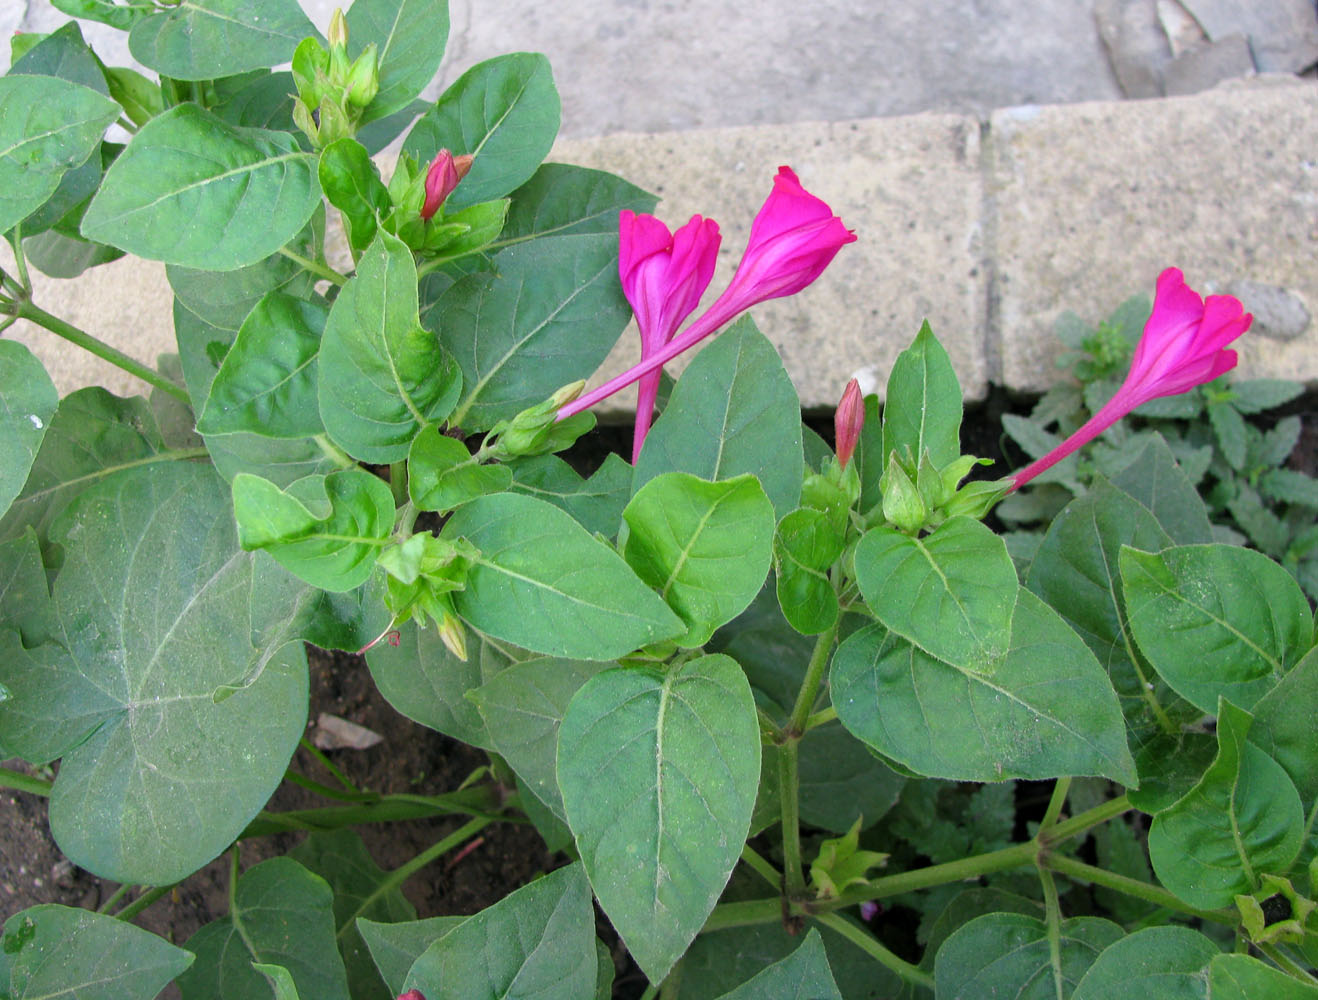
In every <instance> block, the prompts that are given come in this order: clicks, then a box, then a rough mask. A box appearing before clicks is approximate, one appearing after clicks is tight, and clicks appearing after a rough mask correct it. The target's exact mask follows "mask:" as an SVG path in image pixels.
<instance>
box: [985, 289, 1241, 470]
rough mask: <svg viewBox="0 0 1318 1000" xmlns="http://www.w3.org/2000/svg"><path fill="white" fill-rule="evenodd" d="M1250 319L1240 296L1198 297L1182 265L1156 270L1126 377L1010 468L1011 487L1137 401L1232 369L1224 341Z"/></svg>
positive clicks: (1086, 439)
mask: <svg viewBox="0 0 1318 1000" xmlns="http://www.w3.org/2000/svg"><path fill="white" fill-rule="evenodd" d="M1253 319H1254V317H1253V316H1252V315H1250V314H1249V313H1247V312H1245V311H1244V307H1243V306H1241V304H1240V300H1239V299H1236V298H1233V297H1232V296H1230V295H1210V296H1208V298H1207V299H1203V298H1200V296H1199V293H1198V292H1196V291H1194V289H1192V288H1190V287H1188V286H1187V285H1186V284H1185V278H1184V276H1183V275H1182V274H1181V272H1180V270H1178V269H1177V268H1174V267H1169V268H1167V270H1165V271H1163V272H1162V274H1160V275H1159V276H1158V289H1157V292H1156V294H1155V295H1154V299H1153V312H1152V314H1151V315H1150V316H1149V321H1148V322H1147V323H1145V324H1144V334H1143V336H1142V337H1140V342H1139V344H1138V346H1136V348H1135V357H1134V358H1133V359H1132V361H1131V364H1130V373H1129V374H1128V375H1127V376H1126V381H1125V382H1123V383H1122V385H1121V388H1120V389H1118V390H1117V391H1116V394H1115V395H1113V397H1112V398H1111V399H1109V400H1108V401H1107V402H1106V403H1104V404H1103V406H1102V407H1100V408H1099V410H1098V412H1097V413H1095V414H1094V415H1093V416H1092V417H1090V418H1089V419H1088V420H1087V421H1085V423H1084V425H1083V426H1081V427H1080V428H1079V430H1077V431H1076V432H1075V433H1074V434H1072V435H1071V436H1070V437H1069V438H1067V439H1066V440H1065V441H1063V442H1062V443H1061V444H1060V445H1058V446H1057V447H1056V448H1054V449H1053V450H1052V451H1050V452H1049V453H1048V454H1046V455H1044V456H1043V457H1042V458H1039V459H1036V460H1035V461H1033V462H1031V463H1030V464H1029V465H1027V466H1025V468H1023V469H1021V470H1020V471H1019V472H1015V473H1013V474H1012V475H1011V476H1010V477H1009V478H1010V479H1011V481H1012V486H1011V490H1017V489H1020V487H1022V486H1023V485H1025V484H1026V483H1027V482H1029V481H1030V480H1031V479H1033V478H1034V477H1035V476H1037V475H1038V474H1039V473H1041V472H1043V471H1044V470H1045V469H1049V468H1051V467H1052V466H1054V465H1056V464H1057V463H1058V462H1060V461H1061V460H1062V459H1064V458H1066V456H1067V455H1070V454H1071V453H1072V452H1074V451H1075V450H1076V449H1077V448H1080V447H1081V446H1083V445H1085V444H1088V443H1089V442H1090V441H1092V440H1093V439H1094V438H1096V437H1098V435H1100V434H1102V433H1103V432H1104V431H1105V430H1107V429H1108V428H1109V427H1111V426H1112V425H1113V424H1115V423H1116V422H1117V421H1118V420H1120V419H1121V418H1122V417H1124V416H1125V415H1126V414H1127V413H1129V412H1130V411H1131V410H1133V409H1135V408H1136V407H1137V406H1140V405H1142V404H1143V403H1147V402H1148V401H1149V400H1151V399H1157V398H1159V397H1160V396H1175V395H1177V394H1179V393H1182V392H1186V391H1187V390H1189V389H1193V388H1194V387H1195V386H1197V385H1203V384H1204V383H1205V382H1211V381H1212V380H1213V379H1215V378H1217V377H1218V376H1219V375H1221V374H1222V373H1223V372H1227V371H1230V370H1231V369H1232V368H1234V367H1235V366H1236V361H1237V357H1236V352H1235V351H1233V350H1230V349H1228V348H1227V344H1229V343H1231V342H1232V341H1233V340H1235V339H1236V338H1237V337H1239V336H1240V335H1241V334H1242V333H1244V332H1245V331H1246V330H1248V329H1249V324H1250V323H1251V322H1252V321H1253ZM1008 492H1010V490H1009V491H1008Z"/></svg>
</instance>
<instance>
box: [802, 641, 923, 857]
mask: <svg viewBox="0 0 1318 1000" xmlns="http://www.w3.org/2000/svg"><path fill="white" fill-rule="evenodd" d="M795 667H796V670H797V671H799V670H800V664H799V663H798V664H796V665H795ZM788 707H789V708H790V707H791V706H788ZM797 774H798V776H799V781H800V789H799V795H798V798H799V800H800V811H801V819H802V821H803V822H806V823H809V824H810V825H811V826H817V827H819V828H820V829H823V830H832V831H833V832H834V833H843V832H845V831H847V830H849V829H850V828H851V825H852V824H853V823H855V822H856V821H857V820H861V821H862V824H863V828H864V829H869V828H870V827H871V826H873V825H874V824H875V823H877V822H878V821H879V820H881V819H882V818H883V817H884V815H885V814H886V813H887V812H888V810H889V809H891V808H892V807H893V806H894V805H895V804H896V802H897V798H898V796H899V795H900V794H901V790H902V788H903V787H904V786H905V784H906V779H905V778H903V777H902V776H901V775H899V774H898V773H897V772H896V771H894V770H893V769H892V768H890V767H889V766H888V765H887V764H885V763H883V761H881V760H879V759H878V757H876V756H875V755H874V754H873V753H872V752H871V751H870V750H869V749H867V748H866V746H865V745H864V744H863V743H861V742H860V741H859V740H857V739H856V737H854V736H852V735H851V733H849V732H847V730H846V729H845V728H843V727H842V726H822V727H820V728H818V729H812V730H810V735H809V736H808V737H806V738H805V739H804V740H802V741H801V744H800V746H799V747H798V749H797Z"/></svg>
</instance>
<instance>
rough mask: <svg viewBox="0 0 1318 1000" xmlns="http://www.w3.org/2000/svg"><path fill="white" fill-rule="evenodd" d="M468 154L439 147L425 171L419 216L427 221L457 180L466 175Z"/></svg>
mask: <svg viewBox="0 0 1318 1000" xmlns="http://www.w3.org/2000/svg"><path fill="white" fill-rule="evenodd" d="M471 161H472V158H471V157H470V156H454V155H453V154H452V153H450V152H449V151H448V150H447V149H441V150H440V151H439V152H438V153H437V154H435V158H434V159H433V160H431V161H430V169H429V170H428V171H426V200H425V202H424V203H423V204H422V206H421V218H423V219H425V220H426V221H429V220H430V219H431V218H433V217H434V215H435V213H436V212H438V211H439V206H440V205H442V204H444V199H445V198H447V197H448V196H449V195H450V194H452V193H453V189H454V188H455V187H457V186H458V181H460V180H462V178H464V177H466V176H467V171H468V170H470V169H471Z"/></svg>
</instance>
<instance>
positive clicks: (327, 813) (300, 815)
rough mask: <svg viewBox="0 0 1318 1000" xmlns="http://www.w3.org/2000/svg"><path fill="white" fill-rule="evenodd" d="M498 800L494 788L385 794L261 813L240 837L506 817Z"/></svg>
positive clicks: (243, 838)
mask: <svg viewBox="0 0 1318 1000" xmlns="http://www.w3.org/2000/svg"><path fill="white" fill-rule="evenodd" d="M498 808H499V802H498V800H497V796H496V794H495V792H494V790H493V789H492V788H488V787H478V788H468V789H463V790H462V791H459V792H451V793H449V794H447V795H436V796H424V795H385V796H382V797H381V798H380V799H379V801H377V802H363V803H361V804H360V805H349V806H329V807H326V808H324V809H300V810H291V811H288V812H277V813H271V812H262V813H259V814H258V815H257V817H256V819H254V820H252V821H251V822H250V823H248V824H247V829H246V830H244V831H243V832H242V833H241V834H240V835H239V839H240V840H246V839H248V838H249V837H264V836H268V835H269V834H272V833H293V832H296V831H299V830H339V829H342V828H343V827H345V826H356V825H358V824H361V823H389V822H393V821H396V820H408V819H425V818H427V817H430V816H448V815H455V814H456V815H463V816H477V817H480V818H484V819H487V820H490V819H507V820H508V821H509V822H515V820H512V819H511V818H509V817H503V816H500V815H499V813H498V812H497V810H498Z"/></svg>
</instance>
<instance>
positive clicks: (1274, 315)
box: [1226, 279, 1310, 341]
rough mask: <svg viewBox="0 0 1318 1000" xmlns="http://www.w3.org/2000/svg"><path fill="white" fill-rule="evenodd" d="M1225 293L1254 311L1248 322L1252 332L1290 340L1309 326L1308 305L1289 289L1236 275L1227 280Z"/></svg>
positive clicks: (1275, 338) (1298, 335)
mask: <svg viewBox="0 0 1318 1000" xmlns="http://www.w3.org/2000/svg"><path fill="white" fill-rule="evenodd" d="M1226 293H1227V294H1228V295H1234V296H1235V297H1236V298H1238V299H1239V300H1240V301H1241V302H1242V303H1243V304H1244V306H1245V311H1246V312H1249V313H1253V315H1254V322H1253V324H1252V325H1251V326H1250V331H1251V332H1253V333H1257V334H1259V335H1261V336H1264V337H1271V338H1272V339H1273V340H1282V341H1290V340H1295V339H1296V338H1297V337H1302V336H1304V334H1305V332H1306V331H1308V329H1309V322H1310V316H1309V307H1308V306H1306V305H1305V304H1304V300H1303V299H1302V298H1300V297H1299V296H1298V295H1296V294H1295V293H1294V292H1292V291H1290V290H1288V289H1285V288H1278V287H1277V286H1276V285H1265V284H1263V282H1261V281H1250V280H1248V279H1237V280H1236V281H1232V282H1229V283H1228V284H1227V286H1226Z"/></svg>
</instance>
